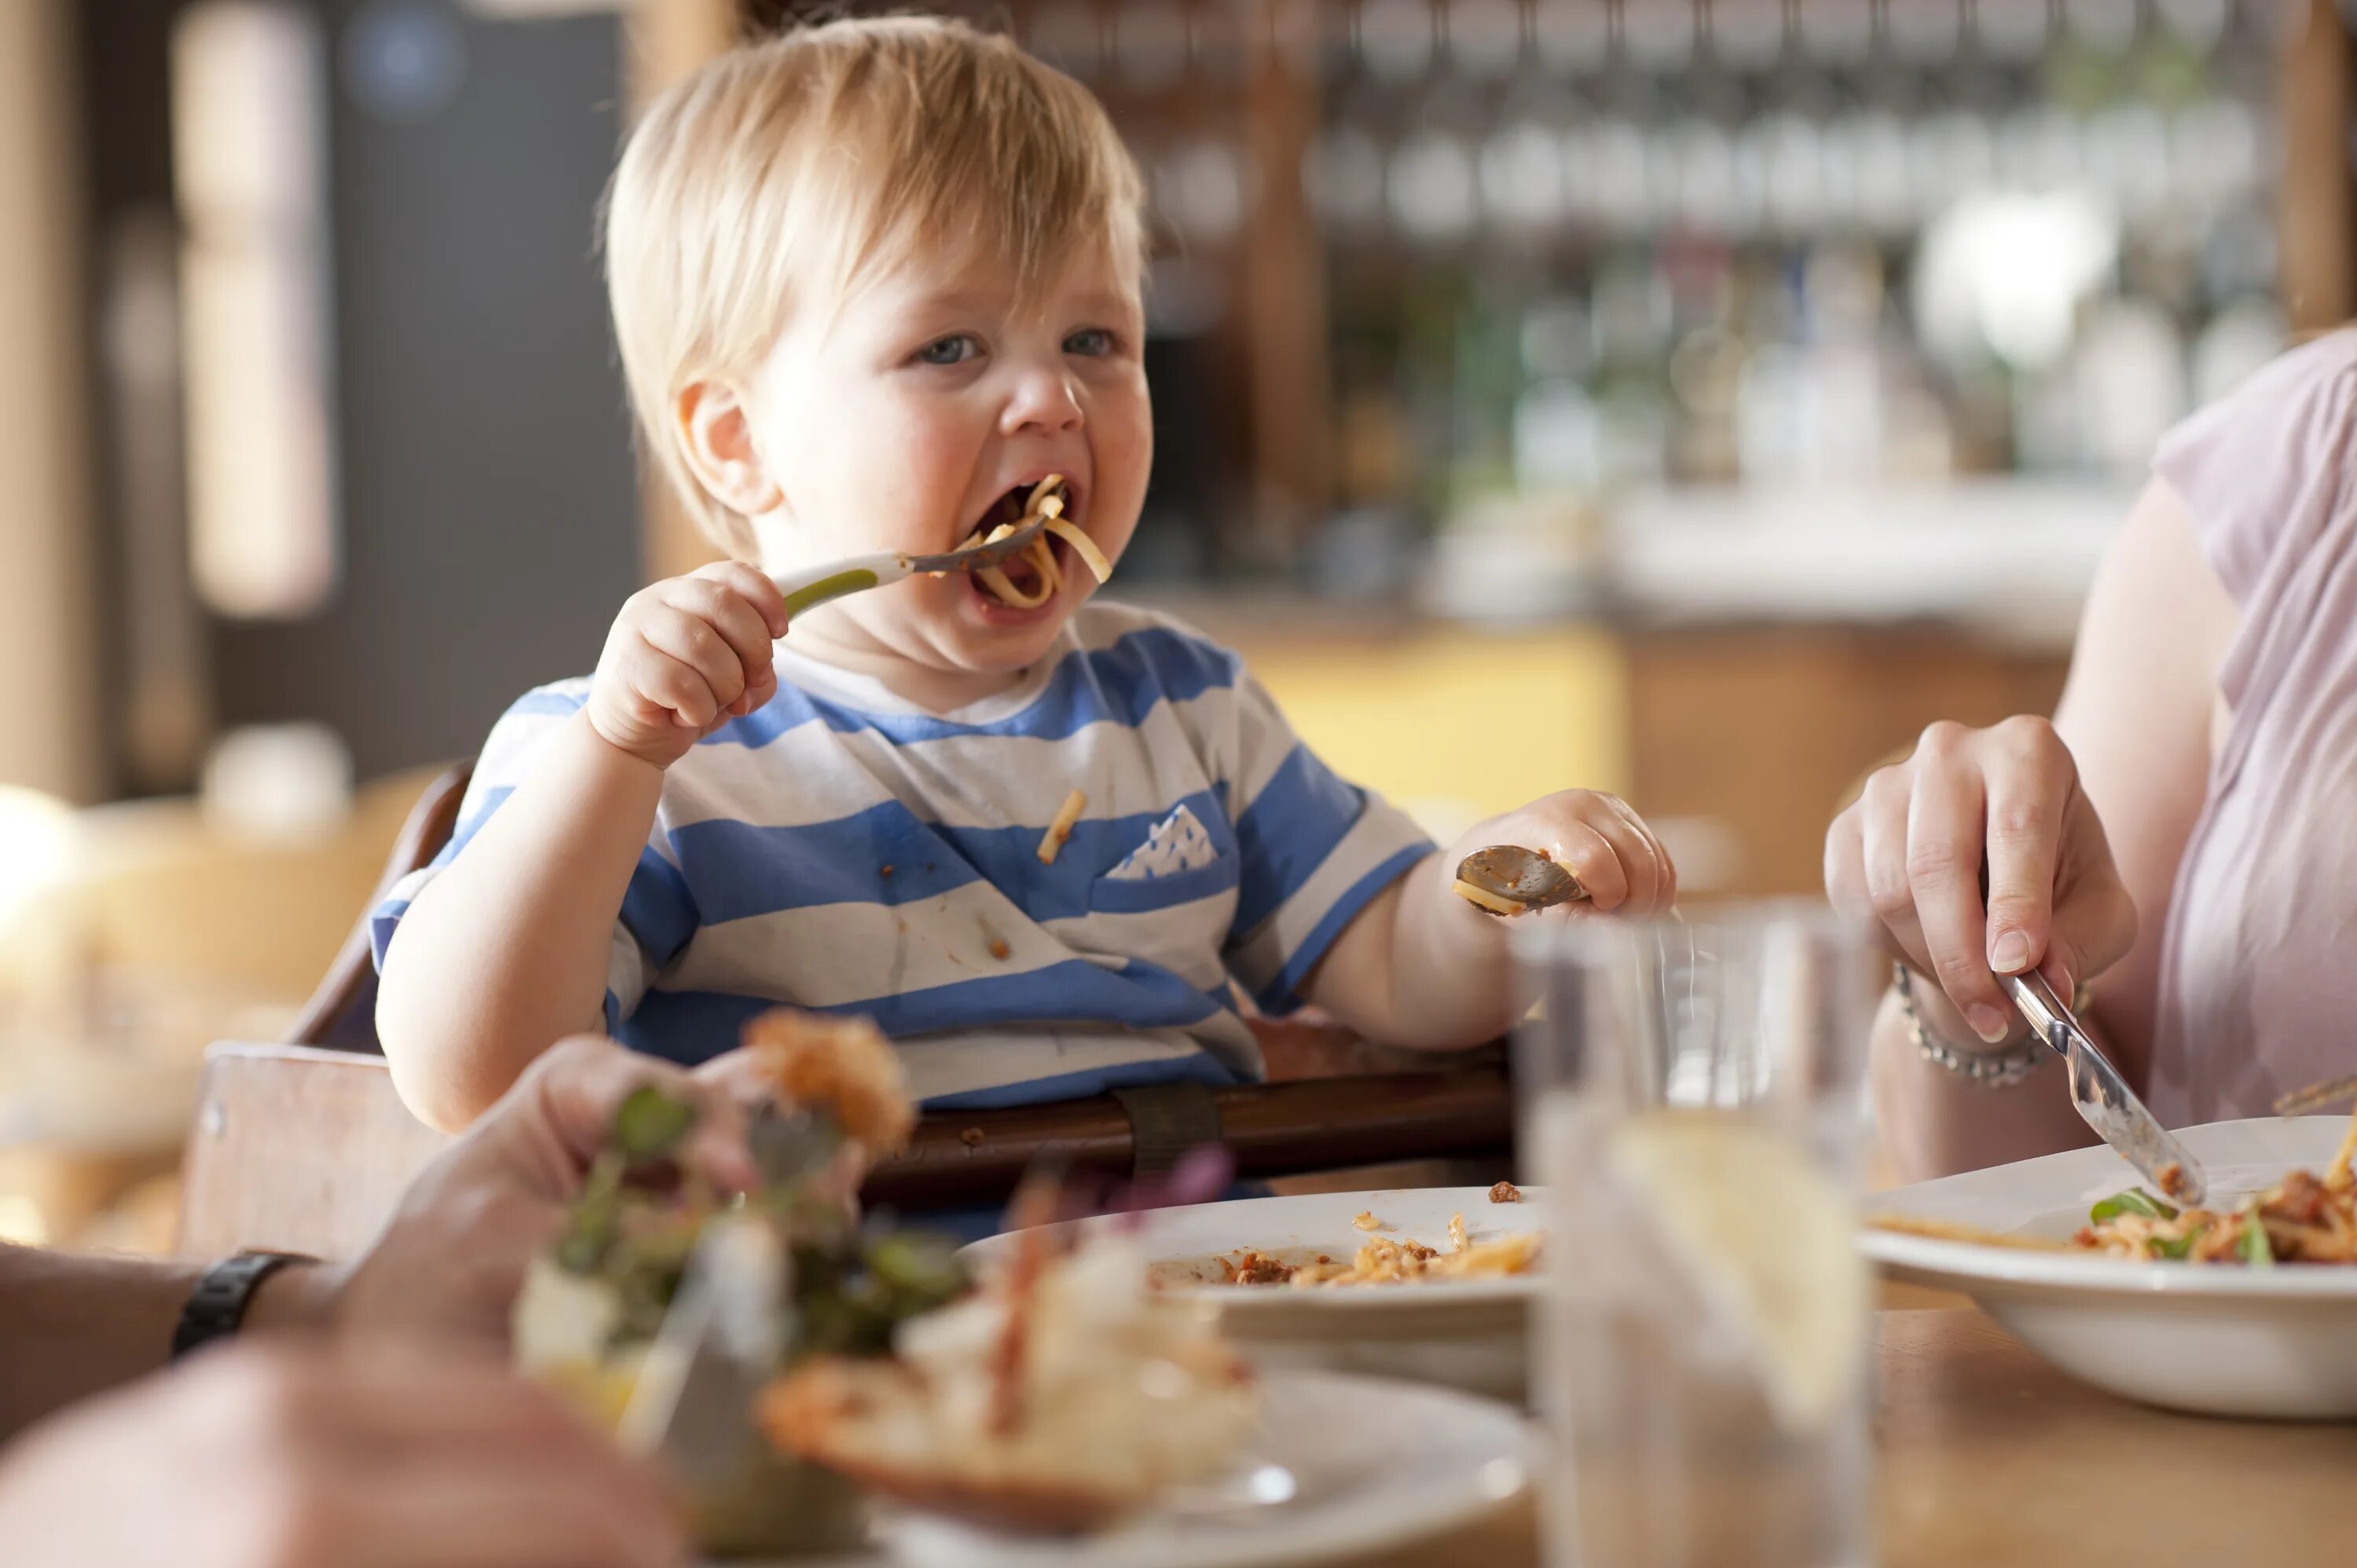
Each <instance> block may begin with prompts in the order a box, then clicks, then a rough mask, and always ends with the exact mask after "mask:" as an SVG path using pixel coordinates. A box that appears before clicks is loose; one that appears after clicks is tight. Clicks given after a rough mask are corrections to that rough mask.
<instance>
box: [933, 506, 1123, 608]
mask: <svg viewBox="0 0 2357 1568" xmlns="http://www.w3.org/2000/svg"><path fill="white" fill-rule="evenodd" d="M1068 489H1069V487H1068V486H1067V485H1066V483H1065V480H1064V477H1063V476H1062V475H1061V474H1050V475H1049V476H1048V477H1047V478H1044V479H1042V480H1040V481H1039V483H1038V484H1037V485H1035V486H1033V487H1032V489H1031V494H1030V497H1029V499H1028V500H1026V501H1025V502H1024V503H1023V510H1022V511H1021V513H1020V514H1019V515H1018V516H1017V517H1016V518H1014V519H1013V520H1011V521H999V522H995V523H994V522H991V521H985V522H984V523H983V524H982V526H981V527H979V528H977V529H975V530H974V532H973V533H972V534H971V535H969V536H968V537H967V539H966V540H965V542H964V545H962V546H961V548H965V547H969V546H972V545H975V544H989V543H994V542H996V541H998V540H1001V539H1004V538H1006V536H1007V535H1008V534H1010V533H1012V532H1015V531H1016V530H1017V529H1018V528H1022V527H1024V526H1026V525H1028V523H1029V522H1030V521H1032V520H1033V519H1034V518H1040V517H1044V518H1045V519H1046V520H1047V523H1046V526H1045V527H1043V528H1042V529H1041V530H1040V532H1039V538H1037V539H1035V540H1033V541H1032V542H1031V544H1030V546H1029V548H1028V549H1027V550H1025V551H1024V552H1023V553H1022V554H1020V555H1018V556H1017V557H1016V558H1015V559H1014V560H1013V561H1010V562H1008V563H1006V564H1005V565H1003V566H980V567H976V568H975V569H974V580H975V581H976V582H978V583H980V584H981V585H982V586H983V587H984V588H985V589H986V590H988V591H989V593H990V594H991V596H993V597H995V598H996V599H997V600H998V601H999V603H1001V604H1003V605H1006V606H1007V607H1009V608H1012V609H1018V610H1030V609H1038V608H1039V607H1040V606H1041V605H1044V604H1046V603H1047V602H1048V601H1049V599H1051V598H1053V597H1054V596H1056V593H1057V591H1058V590H1059V589H1060V588H1061V587H1062V586H1063V585H1064V572H1063V568H1062V566H1061V565H1060V564H1059V563H1058V559H1057V553H1056V546H1055V542H1056V541H1057V540H1061V541H1063V542H1064V543H1065V544H1066V545H1067V546H1069V547H1070V548H1071V553H1073V554H1074V555H1075V556H1077V557H1078V558H1079V559H1080V562H1081V564H1082V565H1083V566H1085V567H1087V568H1088V571H1089V575H1091V576H1092V577H1094V578H1095V579H1096V580H1097V581H1098V582H1100V583H1102V582H1104V581H1105V580H1106V579H1107V578H1109V577H1111V576H1112V575H1113V563H1112V562H1110V561H1108V560H1106V559H1105V556H1104V552H1103V551H1102V550H1099V549H1098V548H1097V545H1096V541H1095V540H1093V539H1091V538H1090V537H1089V536H1088V535H1087V534H1086V533H1084V532H1082V531H1081V527H1080V525H1079V524H1078V523H1076V522H1074V521H1071V519H1070V518H1068V517H1066V516H1065V515H1064V504H1065V497H1066V494H1067V492H1068ZM1014 500H1015V497H1014V494H1013V492H1011V491H1010V492H1009V493H1008V495H1007V496H1006V499H1004V500H1002V501H1001V502H1000V503H999V505H998V506H997V507H996V508H995V509H994V511H993V515H994V516H997V515H1000V514H1003V513H1004V512H1006V510H1010V509H1011V507H1012V505H1013V503H1014Z"/></svg>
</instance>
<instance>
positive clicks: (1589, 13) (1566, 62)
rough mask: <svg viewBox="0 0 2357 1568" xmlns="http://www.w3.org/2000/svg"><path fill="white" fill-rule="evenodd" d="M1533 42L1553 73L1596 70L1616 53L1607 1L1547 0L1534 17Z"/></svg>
mask: <svg viewBox="0 0 2357 1568" xmlns="http://www.w3.org/2000/svg"><path fill="white" fill-rule="evenodd" d="M1531 43H1532V45H1533V47H1534V48H1535V49H1536V50H1537V53H1538V57H1539V63H1540V64H1542V65H1544V66H1545V67H1546V68H1547V69H1548V70H1595V69H1596V68H1597V67H1598V66H1600V65H1602V64H1603V63H1604V62H1605V60H1606V59H1608V58H1609V57H1610V55H1611V53H1612V17H1611V14H1610V13H1609V12H1608V11H1606V10H1605V8H1604V0H1544V4H1542V5H1539V6H1538V8H1537V9H1536V10H1535V11H1534V12H1533V13H1532V16H1531Z"/></svg>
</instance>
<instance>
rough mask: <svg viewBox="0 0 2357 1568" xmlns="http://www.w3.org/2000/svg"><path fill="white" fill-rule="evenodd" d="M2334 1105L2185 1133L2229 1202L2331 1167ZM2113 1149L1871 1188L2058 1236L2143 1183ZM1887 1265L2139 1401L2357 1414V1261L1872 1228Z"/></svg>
mask: <svg viewBox="0 0 2357 1568" xmlns="http://www.w3.org/2000/svg"><path fill="white" fill-rule="evenodd" d="M2348 1125H2349V1123H2348V1122H2347V1120H2346V1119H2345V1118H2342V1117H2339V1116H2307V1117H2300V1118H2298V1119H2297V1120H2291V1121H2286V1120H2283V1119H2281V1118H2276V1117H2266V1118H2260V1119H2255V1120H2252V1121H2247V1122H2216V1123H2213V1124H2212V1125H2210V1126H2207V1127H2194V1128H2189V1129H2187V1130H2185V1131H2184V1132H2182V1133H2179V1137H2180V1138H2181V1139H2183V1140H2184V1143H2185V1146H2186V1148H2187V1149H2189V1150H2190V1151H2191V1152H2192V1155H2193V1157H2194V1158H2196V1159H2198V1160H2200V1161H2201V1164H2202V1166H2203V1168H2204V1169H2205V1170H2206V1171H2207V1173H2208V1175H2209V1177H2210V1189H2211V1191H2210V1205H2211V1207H2212V1208H2232V1207H2233V1205H2234V1203H2235V1202H2237V1201H2238V1200H2239V1199H2240V1198H2241V1197H2244V1195H2246V1194H2249V1193H2252V1192H2255V1191H2258V1190H2260V1189H2262V1188H2265V1187H2270V1186H2273V1185H2274V1184H2275V1183H2276V1181H2278V1180H2280V1179H2281V1178H2282V1176H2283V1174H2284V1173H2285V1172H2286V1171H2287V1170H2289V1169H2291V1168H2292V1167H2294V1166H2302V1165H2304V1166H2306V1167H2307V1168H2309V1170H2321V1169H2322V1168H2323V1166H2324V1165H2325V1163H2326V1162H2327V1161H2328V1160H2330V1158H2331V1157H2332V1154H2333V1151H2334V1149H2336V1148H2337V1147H2338V1146H2339V1145H2340V1143H2341V1134H2342V1133H2344V1132H2346V1131H2347V1130H2348ZM2137 1180H2138V1178H2137V1176H2136V1173H2135V1172H2134V1171H2133V1170H2131V1169H2129V1168H2128V1167H2127V1166H2126V1165H2124V1164H2123V1163H2122V1162H2121V1161H2120V1159H2119V1157H2118V1156H2117V1155H2114V1154H2113V1153H2112V1152H2111V1151H2110V1150H2109V1149H2100V1148H2098V1149H2074V1150H2072V1152H2070V1153H2068V1154H2061V1155H2046V1156H2045V1157H2043V1158H2041V1159H2035V1160H2024V1161H2021V1162H2020V1163H2019V1164H2018V1165H1999V1166H1996V1167H1995V1168H1993V1169H1990V1170H1983V1171H1970V1172H1967V1173H1965V1174H1964V1175H1963V1176H1944V1177H1943V1178H1941V1179H1940V1180H1938V1181H1927V1182H1920V1183H1918V1184H1916V1185H1915V1186H1913V1187H1901V1188H1900V1189H1898V1190H1897V1191H1895V1192H1887V1193H1881V1194H1878V1195H1876V1197H1874V1199H1873V1200H1872V1205H1873V1208H1875V1209H1876V1210H1877V1211H1878V1212H1882V1213H1889V1214H1900V1215H1908V1216H1911V1217H1913V1218H1916V1219H1943V1220H1951V1221H1954V1222H1958V1223H1962V1224H1966V1225H1975V1226H1979V1227H1981V1228H1983V1229H1986V1230H2001V1231H2011V1232H2018V1233H2020V1234H2025V1235H2038V1236H2047V1237H2052V1238H2055V1239H2058V1240H2059V1239H2063V1238H2067V1237H2069V1236H2070V1235H2071V1234H2072V1231H2074V1230H2077V1229H2078V1228H2079V1227H2080V1226H2081V1225H2083V1224H2084V1223H2086V1217H2087V1208H2088V1206H2089V1205H2090V1204H2092V1203H2093V1202H2094V1201H2095V1200H2096V1199H2098V1198H2101V1197H2107V1196H2109V1195H2110V1194H2112V1193H2115V1192H2117V1191H2119V1190H2121V1189H2122V1188H2124V1187H2134V1186H2136V1184H2137ZM1859 1246H1860V1248H1861V1250H1863V1251H1865V1253H1866V1255H1867V1257H1868V1258H1871V1259H1872V1260H1873V1261H1874V1262H1876V1263H1877V1264H1878V1265H1879V1266H1880V1268H1881V1270H1882V1272H1883V1273H1885V1274H1887V1275H1889V1277H1891V1278H1893V1279H1898V1280H1903V1281H1906V1282H1908V1283H1914V1284H1925V1285H1932V1286H1935V1287H1937V1288H1939V1289H1942V1290H1952V1291H1960V1292H1962V1293H1964V1294H1966V1295H1969V1296H1971V1297H1972V1298H1973V1299H1974V1300H1975V1302H1977V1303H1979V1304H1980V1305H1981V1307H1982V1308H1983V1309H1984V1310H1985V1311H1986V1312H1987V1313H1988V1314H1989V1316H1992V1317H1994V1318H1996V1320H1997V1321H1998V1322H1999V1323H2001V1324H2003V1325H2005V1326H2006V1327H2007V1329H2008V1330H2010V1331H2011V1332H2012V1333H2013V1334H2014V1336H2015V1337H2018V1338H2019V1339H2020V1340H2021V1341H2022V1342H2023V1343H2024V1344H2026V1345H2028V1346H2029V1348H2031V1349H2033V1350H2036V1351H2038V1352H2039V1353H2040V1355H2042V1356H2044V1357H2045V1358H2046V1359H2049V1360H2050V1361H2052V1362H2053V1363H2054V1364H2055V1365H2056V1366H2058V1367H2061V1369H2063V1370H2065V1371H2067V1372H2070V1373H2072V1374H2073V1375H2075V1376H2077V1377H2080V1378H2083V1379H2084V1380H2087V1381H2088V1382H2091V1383H2093V1384H2094V1385H2095V1386H2096V1387H2098V1388H2102V1389H2107V1390H2109V1391H2112V1392H2114V1393H2118V1394H2125V1395H2126V1396H2127V1397H2128V1398H2130V1399H2136V1400H2143V1401H2145V1402H2147V1403H2151V1404H2158V1405H2167V1406H2169V1407H2171V1408H2174V1409H2178V1410H2190V1411H2200V1412H2204V1413H2207V1414H2212V1415H2242V1416H2267V1417H2286V1418H2298V1419H2309V1420H2346V1419H2350V1418H2357V1267H2349V1268H2341V1267H2335V1266H2327V1265H2302V1266H2282V1267H2277V1268H2273V1269H2246V1268H2236V1267H2232V1266H2204V1265H2201V1264H2191V1263H2171V1262H2153V1263H2143V1262H2129V1261H2127V1260H2125V1259H2118V1258H2106V1257H2101V1256H2096V1255H2093V1254H2089V1253H2072V1252H2044V1251H2015V1250H2012V1249H2009V1248H2002V1247H1978V1246H1974V1245H1972V1244H1971V1243H1969V1242H1963V1241H1938V1240H1929V1239H1927V1238H1924V1237H1920V1236H1903V1235H1899V1234H1896V1233H1893V1232H1890V1231H1883V1230H1866V1231H1863V1232H1861V1234H1860V1238H1859Z"/></svg>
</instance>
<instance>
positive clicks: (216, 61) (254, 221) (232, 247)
mask: <svg viewBox="0 0 2357 1568" xmlns="http://www.w3.org/2000/svg"><path fill="white" fill-rule="evenodd" d="M325 54H326V50H325V45H324V42H323V40H322V38H321V37H320V31H319V25H318V22H317V19H316V18H315V17H314V16H312V15H311V14H310V13H309V12H307V11H304V10H300V9H297V8H296V7H295V6H293V5H284V4H274V3H269V0H204V3H203V4H200V5H195V6H192V7H190V8H189V9H188V10H187V11H185V12H183V13H182V14H181V16H180V18H179V20H178V23H177V24H176V25H175V27H174V28H173V31H172V44H171V81H172V149H173V185H174V189H175V192H176V194H177V197H178V205H179V209H180V217H181V222H182V226H183V232H184V236H185V237H184V240H183V242H182V251H181V259H180V267H181V295H182V313H181V332H182V361H183V364H184V366H185V368H186V369H185V374H186V386H187V392H186V401H187V408H186V419H187V430H188V542H189V554H190V568H191V571H192V573H193V575H194V577H195V580H196V585H197V591H198V593H199V595H200V596H202V597H203V598H204V600H205V602H206V603H207V604H208V605H210V607H212V608H213V609H215V610H217V611H219V612H220V613H221V614H223V615H227V616H233V617H239V618H252V619H279V618H301V617H304V616H307V615H310V614H312V613H314V612H316V611H317V610H318V609H319V608H320V607H322V606H323V605H324V604H325V603H326V602H327V599H328V595H329V594H330V593H331V592H332V591H333V589H334V587H335V584H336V578H337V573H338V570H339V562H338V555H339V550H338V543H337V537H336V536H337V528H336V502H335V492H336V458H335V444H334V438H333V435H332V427H333V420H332V417H331V404H330V399H331V386H330V380H331V370H330V367H331V362H332V356H331V353H330V348H329V332H330V324H329V317H328V214H327V200H326V186H327V175H326V151H327V136H328V129H327V83H326V80H325V78H326V68H325Z"/></svg>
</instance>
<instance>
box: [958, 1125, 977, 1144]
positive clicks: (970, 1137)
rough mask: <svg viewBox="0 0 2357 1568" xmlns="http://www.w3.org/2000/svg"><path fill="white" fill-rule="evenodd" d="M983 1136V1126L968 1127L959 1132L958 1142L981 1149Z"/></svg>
mask: <svg viewBox="0 0 2357 1568" xmlns="http://www.w3.org/2000/svg"><path fill="white" fill-rule="evenodd" d="M982 1137H983V1133H982V1129H981V1128H979V1127H968V1128H967V1129H966V1130H965V1131H964V1132H963V1133H959V1134H958V1142H959V1143H961V1144H964V1145H965V1146H966V1147H967V1148H969V1149H979V1148H980V1147H982Z"/></svg>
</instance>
